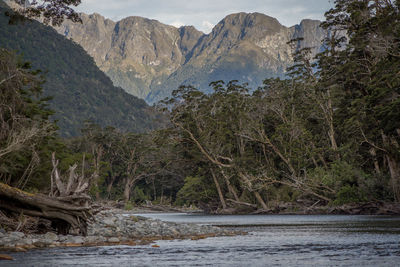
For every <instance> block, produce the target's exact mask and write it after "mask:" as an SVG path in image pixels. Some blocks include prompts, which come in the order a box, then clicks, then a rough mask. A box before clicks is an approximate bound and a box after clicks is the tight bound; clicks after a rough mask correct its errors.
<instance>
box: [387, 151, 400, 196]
mask: <svg viewBox="0 0 400 267" xmlns="http://www.w3.org/2000/svg"><path fill="white" fill-rule="evenodd" d="M386 159H387V162H388V166H389V171H390V178H391V179H390V182H391V184H392V189H393V194H394V198H395V200H396V201H397V202H400V166H399V163H398V162H397V161H396V159H394V158H393V157H391V156H390V155H387V156H386Z"/></svg>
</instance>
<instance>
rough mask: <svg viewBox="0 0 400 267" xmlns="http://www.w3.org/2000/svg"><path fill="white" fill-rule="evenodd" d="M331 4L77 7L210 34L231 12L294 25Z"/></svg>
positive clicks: (188, 1)
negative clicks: (151, 20)
mask: <svg viewBox="0 0 400 267" xmlns="http://www.w3.org/2000/svg"><path fill="white" fill-rule="evenodd" d="M331 7H333V0H82V4H81V5H80V6H79V7H78V8H76V10H77V11H79V12H85V13H88V14H92V13H95V12H96V13H99V14H101V15H103V16H105V17H107V18H109V19H111V20H113V21H118V20H120V19H123V18H126V17H129V16H141V17H145V18H149V19H155V20H158V21H160V22H162V23H165V24H169V25H173V26H176V27H180V26H184V25H193V26H195V27H196V28H197V29H198V30H201V31H203V32H205V33H209V32H210V31H211V30H212V28H213V27H214V25H216V24H217V23H218V22H219V21H221V20H222V19H223V18H224V17H226V16H227V15H229V14H232V13H237V12H248V13H250V12H259V13H264V14H266V15H268V16H271V17H274V18H277V19H278V21H279V22H280V23H281V24H283V25H285V26H293V25H295V24H298V23H300V21H301V20H302V19H319V20H323V18H324V13H325V11H327V10H329V9H330V8H331Z"/></svg>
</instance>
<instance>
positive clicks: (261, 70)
mask: <svg viewBox="0 0 400 267" xmlns="http://www.w3.org/2000/svg"><path fill="white" fill-rule="evenodd" d="M82 20H83V24H73V23H72V22H70V21H66V22H65V23H64V24H63V25H62V27H59V28H58V29H57V30H58V31H59V32H60V33H62V34H63V35H65V36H66V37H68V38H73V39H74V41H75V42H77V43H79V44H80V45H82V47H83V48H84V49H85V50H86V51H87V52H88V53H89V54H90V55H91V56H92V57H93V58H94V59H95V61H96V63H97V65H98V66H99V67H100V69H101V70H103V71H104V72H105V73H106V74H107V75H108V76H109V77H110V78H111V80H112V81H113V82H114V84H115V85H117V86H120V87H122V88H124V89H125V90H126V91H127V92H128V93H131V94H133V95H136V96H139V97H141V98H145V99H146V100H147V101H148V102H150V103H153V102H155V101H157V100H159V99H161V98H164V97H165V96H169V95H170V93H171V91H172V90H174V89H176V88H178V87H179V86H180V85H181V84H186V85H188V84H190V85H194V86H197V87H199V88H200V89H204V88H208V84H209V82H211V81H215V80H232V79H236V80H239V81H240V82H248V83H249V85H250V86H252V87H254V88H257V87H258V86H260V85H261V84H262V80H263V79H265V78H268V77H273V76H280V77H282V76H284V75H285V69H286V68H287V67H288V66H289V65H290V64H291V63H292V52H293V51H291V48H290V47H289V46H288V45H287V42H288V41H289V40H291V39H293V38H297V37H303V38H304V39H305V41H304V42H303V43H302V45H303V46H311V47H315V48H314V50H313V51H314V54H315V53H317V52H318V51H319V50H320V47H321V43H320V41H321V39H322V38H323V36H325V33H324V31H323V30H322V29H321V28H320V27H319V21H315V20H303V21H302V22H301V23H300V24H299V25H296V26H293V27H290V28H288V27H285V26H283V25H281V24H280V23H279V21H278V20H277V19H275V18H273V17H270V16H267V15H264V14H261V13H244V12H241V13H236V14H231V15H228V16H226V17H225V18H224V19H222V20H221V21H220V22H219V23H218V24H217V25H216V26H215V27H214V29H213V30H212V32H211V33H210V34H204V33H202V32H201V31H198V30H197V29H196V28H194V27H193V26H184V27H180V28H176V27H173V26H170V25H166V24H163V23H161V22H159V21H156V20H151V19H147V18H143V17H137V16H132V17H127V18H125V19H122V20H120V21H118V22H113V21H111V20H108V19H105V18H104V17H102V16H101V15H99V14H92V15H85V14H82Z"/></svg>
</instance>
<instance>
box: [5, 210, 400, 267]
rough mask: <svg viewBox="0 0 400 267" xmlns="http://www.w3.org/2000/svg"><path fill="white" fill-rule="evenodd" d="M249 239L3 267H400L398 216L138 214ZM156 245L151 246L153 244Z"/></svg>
mask: <svg viewBox="0 0 400 267" xmlns="http://www.w3.org/2000/svg"><path fill="white" fill-rule="evenodd" d="M138 215H141V216H146V217H150V218H153V219H160V220H164V221H172V222H178V223H199V224H212V225H217V226H221V227H228V228H229V229H236V230H240V231H246V232H248V234H247V235H239V236H233V237H214V238H207V239H202V240H161V241H156V242H155V244H156V245H158V246H159V247H152V244H150V245H139V246H107V247H71V248H54V249H43V250H32V251H28V252H24V253H11V254H9V255H11V256H12V257H13V258H14V259H15V260H14V261H9V262H0V266H120V267H121V266H248V267H254V266H400V217H391V216H347V215H305V216H303V215H202V214H185V213H158V214H138ZM153 245H154V244H153Z"/></svg>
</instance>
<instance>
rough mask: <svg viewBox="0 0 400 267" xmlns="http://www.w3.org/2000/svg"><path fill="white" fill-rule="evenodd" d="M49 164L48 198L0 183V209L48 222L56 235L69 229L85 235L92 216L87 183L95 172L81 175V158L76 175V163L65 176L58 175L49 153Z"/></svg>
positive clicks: (56, 161)
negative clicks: (49, 184)
mask: <svg viewBox="0 0 400 267" xmlns="http://www.w3.org/2000/svg"><path fill="white" fill-rule="evenodd" d="M52 163H53V170H52V172H51V189H50V194H49V196H45V195H42V194H30V193H28V192H24V191H22V190H20V189H17V188H14V187H11V186H8V185H6V184H3V183H1V184H0V208H1V209H3V210H7V211H8V212H11V213H14V215H15V214H17V215H19V214H23V215H28V216H33V217H39V218H44V219H48V220H50V221H51V224H52V227H53V228H55V229H56V230H57V231H58V233H59V234H68V233H69V230H70V229H71V228H72V229H77V230H79V232H80V234H82V235H86V234H87V224H88V221H89V220H90V219H91V218H92V216H93V215H92V211H93V209H92V206H91V198H90V197H89V195H88V194H87V193H88V190H89V188H90V184H91V182H92V181H93V180H94V179H96V178H97V177H98V174H97V171H95V172H94V173H92V175H91V176H89V177H86V176H85V156H83V160H82V171H81V174H80V175H78V174H77V173H76V168H77V166H78V165H77V164H74V165H73V166H70V168H69V170H68V173H67V174H64V175H61V173H60V171H59V170H58V164H59V161H58V160H57V159H56V157H55V153H53V154H52Z"/></svg>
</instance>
